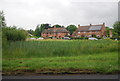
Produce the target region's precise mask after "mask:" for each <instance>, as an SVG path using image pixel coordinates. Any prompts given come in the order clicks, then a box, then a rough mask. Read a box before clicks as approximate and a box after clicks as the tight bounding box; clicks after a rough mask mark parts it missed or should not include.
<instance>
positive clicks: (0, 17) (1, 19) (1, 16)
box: [0, 11, 6, 28]
mask: <svg viewBox="0 0 120 81" xmlns="http://www.w3.org/2000/svg"><path fill="white" fill-rule="evenodd" d="M5 26H6V23H5V17H4V12H3V11H0V28H2V27H5Z"/></svg>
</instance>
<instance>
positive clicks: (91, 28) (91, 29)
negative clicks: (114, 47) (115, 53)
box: [72, 23, 106, 37]
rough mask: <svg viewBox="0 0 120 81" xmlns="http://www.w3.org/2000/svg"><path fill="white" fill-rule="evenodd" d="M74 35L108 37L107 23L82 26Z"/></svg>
mask: <svg viewBox="0 0 120 81" xmlns="http://www.w3.org/2000/svg"><path fill="white" fill-rule="evenodd" d="M72 36H73V37H94V36H96V37H106V27H105V23H103V24H100V25H92V24H90V25H88V26H80V25H78V28H77V29H76V31H75V32H74V33H73V34H72Z"/></svg>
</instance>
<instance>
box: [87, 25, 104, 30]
mask: <svg viewBox="0 0 120 81" xmlns="http://www.w3.org/2000/svg"><path fill="white" fill-rule="evenodd" d="M102 27H103V26H102V25H99V26H97V25H96V26H95V25H93V26H90V28H89V30H101V28H102Z"/></svg>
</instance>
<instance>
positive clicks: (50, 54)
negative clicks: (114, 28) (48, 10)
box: [2, 40, 120, 75]
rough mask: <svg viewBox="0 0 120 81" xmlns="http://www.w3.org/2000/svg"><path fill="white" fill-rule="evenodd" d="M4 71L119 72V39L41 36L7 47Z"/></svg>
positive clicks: (37, 72)
mask: <svg viewBox="0 0 120 81" xmlns="http://www.w3.org/2000/svg"><path fill="white" fill-rule="evenodd" d="M2 67H3V74H9V75H11V74H25V73H27V72H30V73H35V74H41V73H53V74H56V73H117V72H118V71H120V70H119V69H118V41H113V40H97V41H95V40H92V41H90V40H41V41H18V42H11V43H9V44H8V45H6V46H4V48H3V64H2Z"/></svg>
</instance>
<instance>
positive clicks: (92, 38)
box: [88, 37, 98, 40]
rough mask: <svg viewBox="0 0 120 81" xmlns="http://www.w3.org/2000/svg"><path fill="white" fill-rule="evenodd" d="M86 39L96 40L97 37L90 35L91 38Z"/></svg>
mask: <svg viewBox="0 0 120 81" xmlns="http://www.w3.org/2000/svg"><path fill="white" fill-rule="evenodd" d="M88 40H98V39H97V38H94V37H91V38H88Z"/></svg>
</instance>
